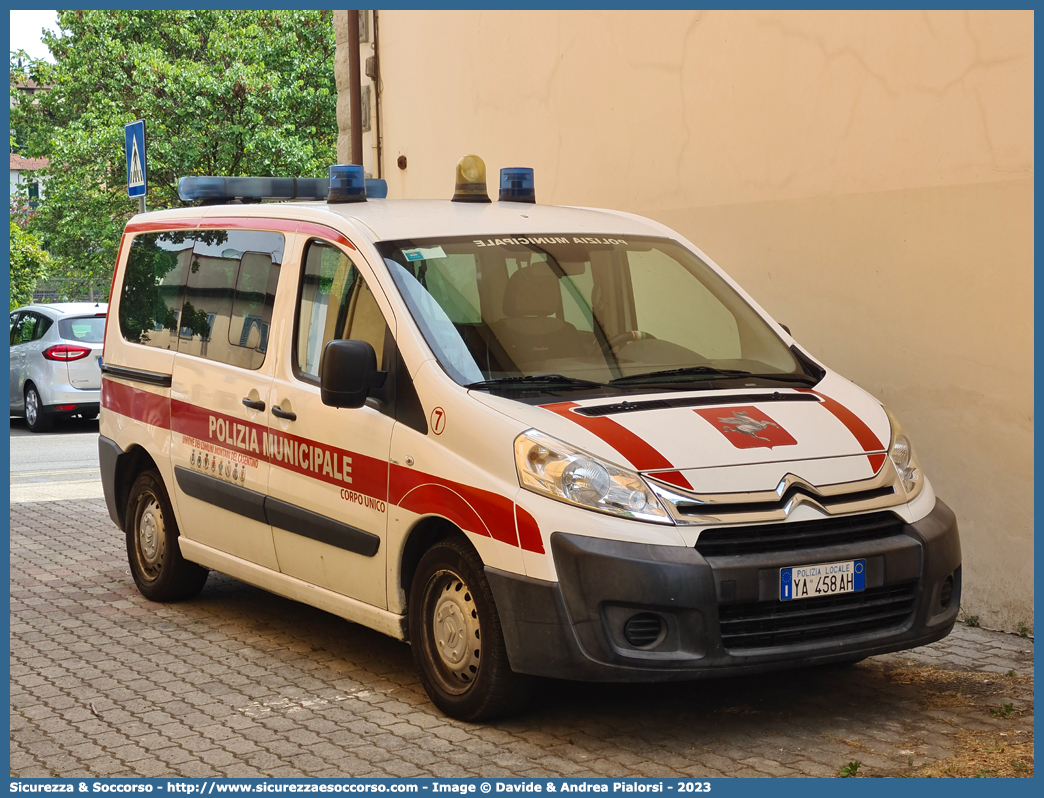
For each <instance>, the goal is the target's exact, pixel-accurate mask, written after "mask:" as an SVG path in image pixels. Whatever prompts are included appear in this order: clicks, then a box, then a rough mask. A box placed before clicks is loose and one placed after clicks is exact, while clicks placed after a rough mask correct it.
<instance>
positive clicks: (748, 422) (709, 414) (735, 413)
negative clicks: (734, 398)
mask: <svg viewBox="0 0 1044 798" xmlns="http://www.w3.org/2000/svg"><path fill="white" fill-rule="evenodd" d="M695 412H696V415H698V416H700V417H701V418H703V419H704V420H705V421H706V422H708V423H709V424H711V426H713V427H714V428H715V429H716V430H718V432H720V433H721V434H722V435H724V436H725V437H726V438H728V440H729V443H731V444H732V445H733V446H735V447H736V448H737V449H762V448H764V449H772V448H774V447H776V446H794V445H796V444H797V441H796V440H794V436H793V435H791V434H790V433H789V432H787V431H786V430H785V429H784V428H783V427H782V426H781V425H779V424H777V423H776V422H775V421H774V420H773V419H771V418H769V416H768V415H767V414H766V413H765V412H764V411H763V410H760V409H759V408H757V407H754V406H753V405H747V406H743V407H717V408H709V407H708V408H706V409H697V410H696V411H695ZM722 413H730V414H731V415H725V416H723V415H722Z"/></svg>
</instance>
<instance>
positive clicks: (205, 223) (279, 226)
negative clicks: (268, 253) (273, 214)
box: [199, 216, 301, 233]
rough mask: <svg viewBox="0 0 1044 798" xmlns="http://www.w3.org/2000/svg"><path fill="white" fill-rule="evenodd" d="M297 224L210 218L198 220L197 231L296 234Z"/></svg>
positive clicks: (266, 219)
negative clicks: (250, 231)
mask: <svg viewBox="0 0 1044 798" xmlns="http://www.w3.org/2000/svg"><path fill="white" fill-rule="evenodd" d="M299 224H301V223H300V222H299V221H297V220H296V219H272V218H269V217H267V216H212V217H210V218H208V219H200V220H199V229H200V230H214V229H229V230H283V231H284V232H287V233H296V232H297V227H298V225H299Z"/></svg>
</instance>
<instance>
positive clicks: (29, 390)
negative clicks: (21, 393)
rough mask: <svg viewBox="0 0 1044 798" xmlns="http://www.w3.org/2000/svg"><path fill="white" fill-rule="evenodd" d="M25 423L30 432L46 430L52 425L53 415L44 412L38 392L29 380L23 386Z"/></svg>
mask: <svg viewBox="0 0 1044 798" xmlns="http://www.w3.org/2000/svg"><path fill="white" fill-rule="evenodd" d="M25 424H26V426H27V427H29V431H30V432H47V431H48V430H49V429H51V427H52V426H54V416H52V415H49V414H48V413H45V412H44V406H43V401H42V400H41V399H40V392H39V391H37V390H36V386H35V385H33V384H32V383H31V382H30V383H28V384H26V386H25Z"/></svg>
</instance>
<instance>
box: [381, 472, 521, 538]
mask: <svg viewBox="0 0 1044 798" xmlns="http://www.w3.org/2000/svg"><path fill="white" fill-rule="evenodd" d="M390 487H391V489H390V491H389V495H388V502H389V504H394V505H397V506H399V507H402V508H403V509H404V510H409V511H410V512H413V513H417V514H418V515H426V514H429V513H430V514H433V515H441V516H443V517H444V518H448V519H449V520H451V521H453V522H454V523H455V524H457V526H459V527H460V528H461V529H463V530H464V531H465V532H474V533H475V534H476V535H489V536H490V537H492V538H493V539H494V540H499V541H500V542H501V543H507V544H508V545H510V546H517V545H518V533H517V531H516V530H515V503H514V502H513V501H512V500H511V499H508V498H507V497H505V496H501V495H500V494H497V493H491V492H490V491H488V490H482V488H475V487H472V486H471V485H464V484H462V483H460V482H454V481H452V480H449V479H443V478H442V477H436V476H433V475H432V474H425V473H423V472H420V471H417V470H415V469H412V468H407V467H406V466H401V465H396V464H392V467H391V485H390ZM420 488H424V490H423V491H418V489H420ZM440 489H441V490H440ZM468 510H471V511H474V515H475V518H474V519H473V518H472V517H471V515H470V513H469V512H468ZM475 519H477V520H478V521H481V522H482V523H481V525H478V524H477V523H476V522H475Z"/></svg>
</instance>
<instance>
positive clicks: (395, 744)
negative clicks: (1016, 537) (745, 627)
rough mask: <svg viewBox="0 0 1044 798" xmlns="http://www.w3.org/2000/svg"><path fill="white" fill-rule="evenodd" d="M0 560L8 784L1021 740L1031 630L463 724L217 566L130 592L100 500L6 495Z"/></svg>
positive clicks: (381, 659)
mask: <svg viewBox="0 0 1044 798" xmlns="http://www.w3.org/2000/svg"><path fill="white" fill-rule="evenodd" d="M11 561H12V562H11V648H12V653H11V775H12V776H14V777H34V776H35V777H40V776H43V777H47V776H63V777H90V776H175V777H177V776H181V777H214V776H227V777H251V776H252V777H261V776H275V777H302V776H331V777H343V776H458V777H459V776H505V777H509V776H527V777H541V778H545V777H551V776H657V777H679V778H685V777H696V778H701V777H702V778H714V777H723V776H836V775H838V772H839V770H840V768H842V767H843V766H845V765H846V764H847V763H849V762H851V761H853V760H856V761H859V762H861V763H862V764H861V767H860V768H859V771H858V775H859V776H864V775H867V776H880V775H904V774H912V773H914V772H916V769H917V768H922V767H924V766H926V765H928V764H931V763H938V762H940V761H945V760H947V759H949V758H952V757H954V756H957V755H960V752H961V751H966V750H967V739H968V735H979V736H980V738H981V739H982V740H992V741H997V740H1000V741H1005V740H1006V741H1008V742H1011V743H1016V742H1019V743H1029V744H1030V745H1029V746H1028V747H1026V746H1024V747H1025V748H1026V750H1029V751H1032V740H1033V736H1032V735H1033V681H1032V669H1033V648H1032V641H1031V640H1026V639H1022V638H1019V637H1016V636H1013V635H1008V634H1003V633H999V632H988V631H985V630H981V629H972V628H968V627H967V626H963V625H960V624H959V625H958V626H957V627H956V629H955V630H954V632H953V634H952V635H950V637H948V638H946V639H945V640H943V641H941V642H939V643H937V644H934V645H932V646H927V647H925V648H922V649H918V650H916V651H912V652H903V653H900V654H895V655H888V656H882V657H875V658H873V659H870V660H866V661H864V662H862V663H860V664H859V665H856V666H852V667H848V668H817V669H805V670H799V671H790V672H785V673H781V674H773V675H769V676H764V677H756V678H734V679H727V680H717V681H703V682H691V683H683V684H675V685H595V684H574V683H566V682H550V681H549V682H545V683H543V685H542V690H541V696H540V698H539V700H538V701H537V702H536V703H535V705H534V706H533V707H532V709H531V710H530V711H529V712H527V713H526V714H524V715H522V716H520V717H515V718H512V719H509V720H504V721H499V722H496V723H492V724H489V725H484V726H475V725H469V724H465V723H459V722H457V721H452V720H448V719H446V718H445V717H443V716H442V715H441V714H440V713H439V712H438V711H436V710H435V709H434V707H432V705H431V704H430V703H429V702H428V700H427V698H426V696H425V695H424V691H423V689H422V688H421V686H420V683H419V681H418V679H417V676H416V673H415V671H414V667H413V662H412V660H411V657H410V651H409V647H408V646H407V645H405V644H403V643H399V642H396V641H394V640H391V639H390V638H387V637H384V636H382V635H380V634H378V633H376V632H372V631H370V630H368V629H364V628H362V627H359V626H355V625H353V624H350V623H348V622H346V621H343V620H341V619H339V618H336V617H334V616H332V615H329V614H326V613H323V612H320V611H319V610H315V609H312V608H310V607H306V606H304V605H302V604H297V603H294V602H290V601H287V600H284V599H281V598H278V597H276V596H273V595H271V594H268V593H265V592H264V591H261V590H258V589H256V588H253V587H250V586H248V585H245V584H243V583H241V582H238V581H236V580H234V579H231V578H228V577H224V576H219V575H217V574H212V575H211V578H210V581H209V582H208V584H207V587H206V588H205V590H204V591H203V593H202V594H201V596H200V597H199V598H197V599H196V600H194V601H190V602H185V603H181V604H170V605H163V604H154V603H151V602H148V601H146V600H145V599H144V598H142V597H141V596H140V595H139V594H138V592H137V591H136V589H135V587H134V583H133V581H132V580H131V577H130V575H129V572H128V569H127V564H126V559H125V554H124V548H123V540H122V536H121V534H120V532H119V531H118V530H117V529H116V527H115V526H114V525H113V524H112V522H111V521H110V519H109V517H108V514H107V513H106V511H105V506H104V502H103V501H101V500H97V499H92V500H69V501H56V502H48V503H24V504H17V505H14V506H13V508H12V512H11ZM976 739H979V738H976ZM962 746H963V747H962ZM1017 767H1018V765H1017ZM1021 768H1022V769H1023V770H1025V768H1026V765H1025V763H1022V765H1021ZM1028 768H1029V769H1028V773H1029V774H1030V775H1032V772H1033V771H1032V758H1031V757H1030V760H1029V764H1028Z"/></svg>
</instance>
